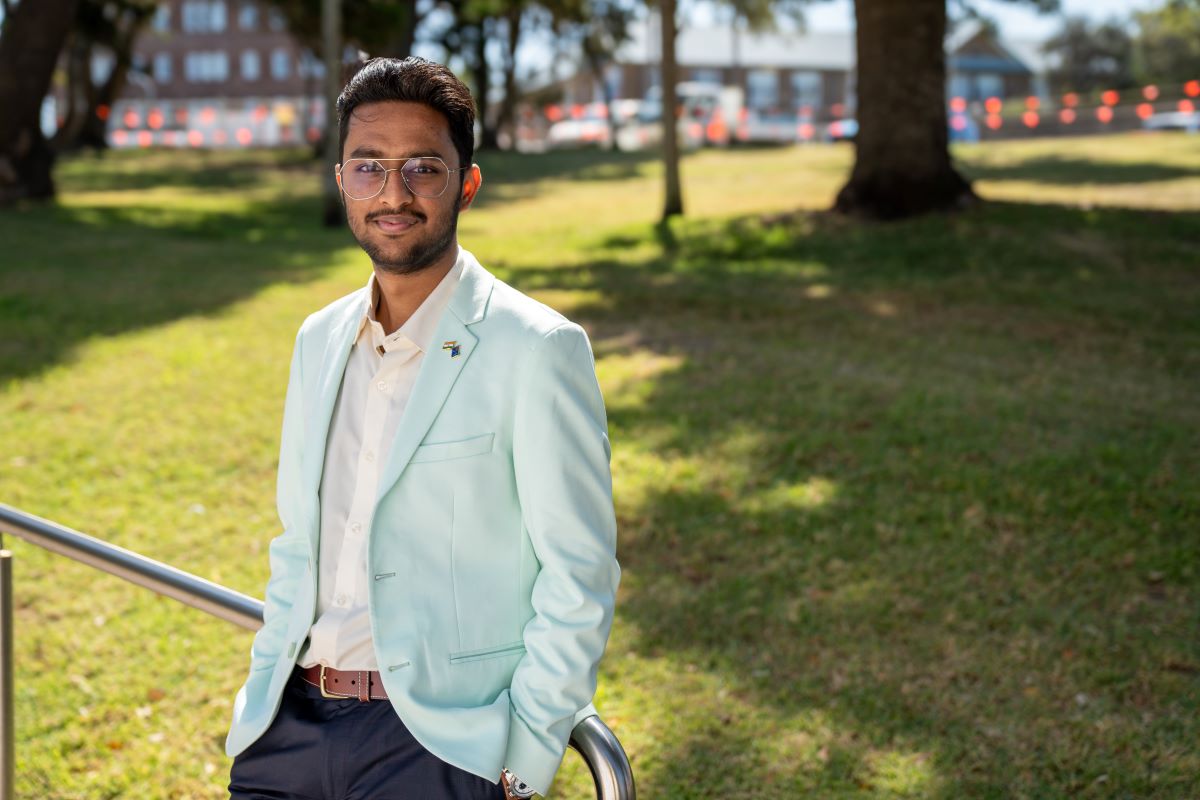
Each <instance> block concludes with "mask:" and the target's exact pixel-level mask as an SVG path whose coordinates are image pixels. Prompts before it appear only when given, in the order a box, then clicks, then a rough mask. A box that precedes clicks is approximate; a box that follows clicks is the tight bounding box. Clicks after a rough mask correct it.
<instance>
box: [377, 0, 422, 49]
mask: <svg viewBox="0 0 1200 800" xmlns="http://www.w3.org/2000/svg"><path fill="white" fill-rule="evenodd" d="M400 1H401V2H402V3H403V5H404V18H405V19H404V25H402V26H400V27H399V29H398V30H397V31H396V33H395V35H393V36H392V37H391V38H390V39H389V40H388V43H387V45H386V46H385V48H384V55H387V56H390V57H391V58H408V57H409V56H410V55H412V49H413V42H414V40H415V36H416V32H417V23H418V22H419V21H420V19H419V18H418V14H417V0H400Z"/></svg>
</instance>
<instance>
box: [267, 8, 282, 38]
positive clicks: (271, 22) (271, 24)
mask: <svg viewBox="0 0 1200 800" xmlns="http://www.w3.org/2000/svg"><path fill="white" fill-rule="evenodd" d="M267 27H268V28H270V29H271V30H273V31H276V32H279V31H281V30H283V29H284V28H286V27H287V19H286V18H285V17H284V16H283V12H282V11H280V10H279V9H278V8H272V9H269V10H268V11H267Z"/></svg>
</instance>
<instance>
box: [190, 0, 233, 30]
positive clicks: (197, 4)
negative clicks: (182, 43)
mask: <svg viewBox="0 0 1200 800" xmlns="http://www.w3.org/2000/svg"><path fill="white" fill-rule="evenodd" d="M182 21H183V30H184V32H186V33H221V32H222V31H224V30H225V21H226V19H225V2H224V0H189V1H188V2H186V3H184V4H183V20H182Z"/></svg>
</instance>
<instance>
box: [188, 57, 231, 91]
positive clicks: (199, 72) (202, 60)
mask: <svg viewBox="0 0 1200 800" xmlns="http://www.w3.org/2000/svg"><path fill="white" fill-rule="evenodd" d="M183 76H184V78H186V79H187V80H188V81H190V82H192V83H220V82H222V81H226V80H229V56H228V55H227V54H226V53H224V52H223V51H220V50H215V51H211V52H202V51H196V52H193V53H188V54H187V56H186V57H185V58H184V62H183Z"/></svg>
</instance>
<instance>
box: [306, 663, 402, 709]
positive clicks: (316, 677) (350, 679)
mask: <svg viewBox="0 0 1200 800" xmlns="http://www.w3.org/2000/svg"><path fill="white" fill-rule="evenodd" d="M300 677H301V678H302V679H304V682H305V683H311V684H312V685H313V686H316V687H317V688H318V689H320V690H321V696H322V697H328V698H330V699H338V700H341V699H344V698H348V697H349V698H354V699H356V700H361V701H362V702H364V703H367V702H370V701H371V700H386V699H387V689H384V688H383V681H382V680H381V679H380V677H379V673H378V672H377V671H376V670H370V671H367V670H353V669H345V670H343V669H330V668H328V667H323V666H321V665H320V664H318V665H317V666H315V667H309V668H307V669H301V670H300Z"/></svg>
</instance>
